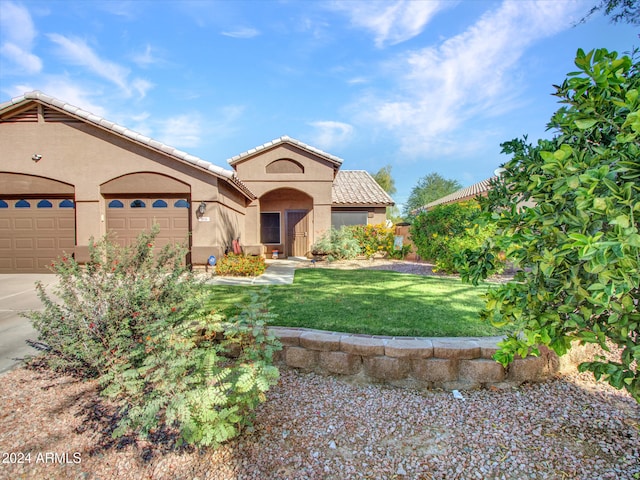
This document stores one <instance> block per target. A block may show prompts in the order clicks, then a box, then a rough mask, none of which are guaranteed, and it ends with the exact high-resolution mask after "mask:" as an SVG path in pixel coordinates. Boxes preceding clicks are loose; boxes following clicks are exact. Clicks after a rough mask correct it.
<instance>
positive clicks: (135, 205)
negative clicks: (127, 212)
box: [129, 200, 147, 208]
mask: <svg viewBox="0 0 640 480" xmlns="http://www.w3.org/2000/svg"><path fill="white" fill-rule="evenodd" d="M129 206H130V207H131V208H146V207H147V204H146V203H144V202H143V201H142V200H134V201H133V202H131V205H129Z"/></svg>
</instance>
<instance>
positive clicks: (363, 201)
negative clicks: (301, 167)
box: [331, 170, 395, 206]
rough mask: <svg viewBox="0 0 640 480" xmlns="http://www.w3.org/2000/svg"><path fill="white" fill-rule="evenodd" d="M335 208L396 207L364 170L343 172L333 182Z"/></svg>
mask: <svg viewBox="0 0 640 480" xmlns="http://www.w3.org/2000/svg"><path fill="white" fill-rule="evenodd" d="M331 196H332V201H333V205H334V206H341V205H380V206H391V205H395V202H394V201H393V199H392V198H391V197H390V196H389V195H388V194H387V192H385V191H384V190H383V189H382V187H381V186H380V185H378V182H376V181H375V180H374V178H373V177H372V176H371V175H370V174H369V172H366V171H364V170H341V171H339V172H338V173H337V175H336V178H335V179H334V180H333V188H332V192H331Z"/></svg>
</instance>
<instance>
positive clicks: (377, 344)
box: [271, 327, 593, 390]
mask: <svg viewBox="0 0 640 480" xmlns="http://www.w3.org/2000/svg"><path fill="white" fill-rule="evenodd" d="M271 331H272V332H273V333H274V334H275V335H276V336H277V337H278V338H280V340H281V341H282V344H283V347H284V350H283V351H282V352H278V354H277V355H276V356H275V357H274V361H275V362H276V364H280V365H286V366H288V367H292V368H297V369H301V370H305V371H314V372H318V373H320V374H327V375H340V376H341V377H342V378H344V379H346V380H348V381H351V382H356V383H367V382H370V383H387V384H389V385H393V386H396V387H407V388H417V389H421V388H433V387H435V388H444V389H447V390H468V389H473V388H481V387H484V388H489V387H491V388H501V389H502V388H508V387H509V386H515V385H519V384H521V383H523V382H539V381H543V380H546V379H548V378H549V377H551V376H552V375H554V374H556V373H561V372H568V371H570V370H571V369H573V370H574V371H575V365H576V364H577V363H580V362H583V361H586V360H588V359H589V358H590V356H592V354H593V347H592V346H589V347H581V346H578V345H575V346H574V347H573V349H572V351H571V354H570V355H567V356H566V357H563V358H561V359H560V358H558V356H557V355H556V354H555V353H553V352H552V351H551V350H549V349H548V348H545V347H541V348H540V356H539V357H533V356H531V357H527V358H517V359H516V360H514V361H513V363H512V364H511V365H509V367H508V368H507V369H506V370H505V369H504V368H503V367H502V365H500V364H499V363H497V362H496V361H494V360H493V359H492V358H491V356H492V355H493V354H494V353H495V352H496V351H497V350H498V347H497V344H498V342H499V341H500V340H502V338H501V337H487V338H475V337H473V338H465V337H463V338H409V337H381V336H375V335H373V336H365V335H350V334H346V333H334V332H324V331H319V330H310V329H302V328H291V329H290V328H284V327H275V328H272V329H271Z"/></svg>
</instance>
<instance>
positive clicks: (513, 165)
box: [462, 49, 640, 402]
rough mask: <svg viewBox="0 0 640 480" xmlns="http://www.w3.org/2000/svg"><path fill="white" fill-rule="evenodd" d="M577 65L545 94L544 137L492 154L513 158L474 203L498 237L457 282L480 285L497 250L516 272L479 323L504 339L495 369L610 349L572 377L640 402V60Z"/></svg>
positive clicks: (605, 58)
mask: <svg viewBox="0 0 640 480" xmlns="http://www.w3.org/2000/svg"><path fill="white" fill-rule="evenodd" d="M575 66H576V67H577V69H578V71H576V72H572V73H569V74H568V75H567V78H566V79H565V80H564V81H563V82H562V84H560V85H558V86H556V87H555V89H556V92H555V94H554V95H556V96H557V97H558V98H559V102H560V103H561V105H562V106H561V107H560V108H559V109H558V111H557V112H556V113H555V114H554V115H553V116H552V117H551V121H550V123H549V125H548V127H549V129H554V131H555V133H554V135H553V138H552V139H550V140H538V142H536V143H535V144H530V143H527V139H526V137H525V138H524V139H515V140H512V141H510V142H505V143H503V144H502V147H503V152H504V153H507V154H509V155H511V159H510V160H509V161H508V162H506V163H505V164H504V172H503V174H502V175H501V176H500V178H499V179H498V180H497V181H495V182H494V183H493V185H492V189H491V190H490V192H489V195H488V198H487V200H486V202H484V204H483V211H484V216H485V218H486V220H487V221H491V222H493V223H495V224H497V228H498V230H497V235H496V236H495V238H492V239H491V242H487V243H486V244H485V245H483V247H482V248H481V249H478V250H477V251H470V252H467V255H466V260H467V262H466V266H465V268H464V269H463V272H462V273H463V275H462V277H463V279H468V280H471V281H473V282H474V283H477V282H478V281H480V280H481V279H483V278H485V277H486V276H487V275H488V274H490V273H491V271H492V269H493V265H492V260H493V258H494V256H495V254H496V252H499V251H505V252H506V254H507V255H508V256H509V258H510V259H511V260H513V262H514V264H515V267H516V268H517V269H518V272H517V274H516V277H515V281H514V282H509V283H507V284H505V285H501V286H500V287H499V288H496V289H493V290H490V291H489V292H488V293H487V295H486V305H485V309H484V310H483V311H482V313H481V316H482V318H483V319H486V320H490V321H491V322H492V323H493V324H494V325H506V326H508V327H509V328H512V329H513V332H514V333H513V335H510V336H509V337H508V338H507V339H505V340H504V341H503V342H501V343H500V344H499V347H500V349H499V351H498V352H497V353H496V354H495V356H494V358H495V359H496V360H498V361H499V362H501V363H502V364H503V365H505V366H506V365H507V364H508V363H510V362H511V361H512V360H514V358H516V356H520V357H524V356H526V355H529V354H538V353H539V345H540V344H544V345H548V346H549V347H551V348H552V349H553V350H554V351H555V352H556V353H557V354H558V355H563V354H565V353H566V352H567V350H569V349H570V348H572V342H575V341H579V342H580V343H593V344H597V345H599V346H600V347H601V348H603V349H604V350H606V351H608V350H609V349H610V346H611V345H615V346H616V347H617V348H618V349H620V351H621V354H620V357H619V358H618V359H615V360H614V359H613V358H612V357H609V358H607V357H604V356H596V358H595V359H594V361H591V362H585V363H582V364H580V366H579V369H580V370H581V371H591V372H593V374H594V376H595V378H596V379H600V378H603V379H605V380H606V381H607V382H609V383H610V384H611V385H613V386H614V387H616V388H625V389H626V390H627V391H628V392H629V393H630V394H631V395H632V396H633V397H634V398H635V399H636V400H637V401H638V402H640V370H638V363H639V362H640V221H639V219H640V188H638V186H639V185H640V161H639V159H640V62H638V52H637V51H635V52H634V53H633V56H621V57H619V56H618V54H617V53H616V52H609V51H607V50H605V49H598V50H592V51H590V52H586V53H585V52H584V51H583V50H578V52H577V55H576V58H575ZM520 202H527V203H528V204H529V205H530V206H529V207H526V208H518V207H517V205H518V203H520Z"/></svg>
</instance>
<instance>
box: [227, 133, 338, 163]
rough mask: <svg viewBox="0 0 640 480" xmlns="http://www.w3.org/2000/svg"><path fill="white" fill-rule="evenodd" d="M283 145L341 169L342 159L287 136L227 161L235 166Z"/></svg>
mask: <svg viewBox="0 0 640 480" xmlns="http://www.w3.org/2000/svg"><path fill="white" fill-rule="evenodd" d="M283 144H289V145H293V146H295V147H298V148H300V149H301V150H304V151H306V152H308V153H311V154H313V155H315V156H317V157H319V158H322V159H324V160H326V161H328V162H329V163H331V164H332V165H333V166H334V168H336V169H338V168H340V166H341V165H342V159H341V158H339V157H336V156H335V155H331V154H330V153H327V152H324V151H322V150H320V149H318V148H316V147H312V146H311V145H307V144H306V143H304V142H301V141H300V140H296V139H295V138H291V137H289V136H287V135H283V136H282V137H279V138H276V139H275V140H271V141H270V142H267V143H263V144H262V145H258V146H257V147H254V148H252V149H250V150H247V151H246V152H243V153H241V154H239V155H236V156H234V157H231V158H230V159H228V160H227V162H228V163H229V165H231V166H234V165H236V164H238V163H240V162H242V161H245V160H247V159H249V158H252V157H254V156H256V155H260V154H262V153H263V152H265V151H267V150H271V149H273V148H276V147H278V146H280V145H283Z"/></svg>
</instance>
